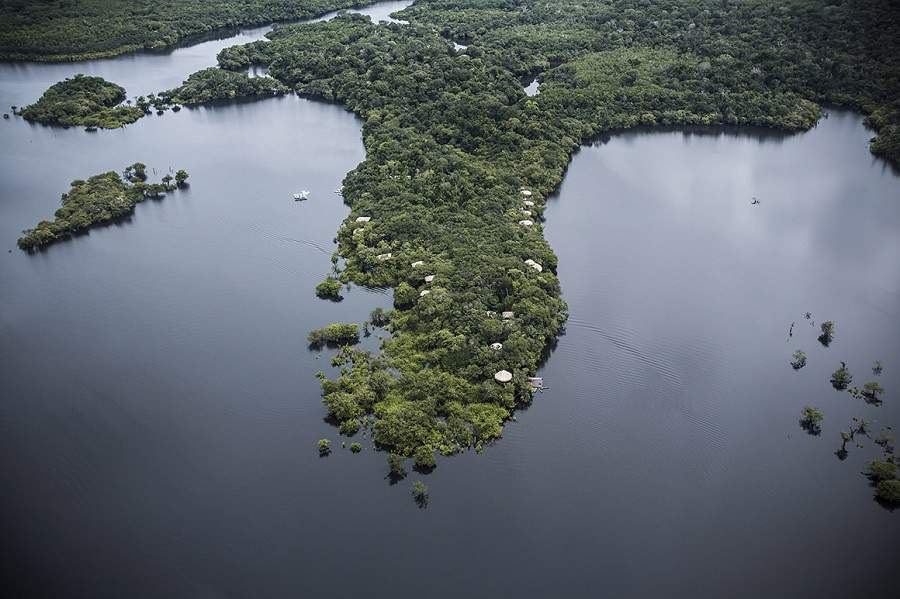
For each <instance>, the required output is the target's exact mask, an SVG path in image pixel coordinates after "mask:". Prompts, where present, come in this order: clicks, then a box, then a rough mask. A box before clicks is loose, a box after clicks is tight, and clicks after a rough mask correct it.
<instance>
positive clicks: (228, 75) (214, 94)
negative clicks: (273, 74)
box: [159, 68, 289, 106]
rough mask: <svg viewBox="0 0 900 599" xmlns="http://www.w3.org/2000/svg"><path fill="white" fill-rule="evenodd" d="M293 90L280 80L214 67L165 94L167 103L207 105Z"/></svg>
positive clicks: (161, 94)
mask: <svg viewBox="0 0 900 599" xmlns="http://www.w3.org/2000/svg"><path fill="white" fill-rule="evenodd" d="M287 91H289V90H288V88H287V87H286V86H285V85H283V84H282V83H280V82H279V81H277V80H275V79H272V78H270V77H249V76H248V75H247V74H246V73H234V72H231V71H223V70H222V69H216V68H210V69H204V70H202V71H198V72H196V73H194V74H192V75H191V76H190V77H188V78H187V80H186V81H185V82H184V83H182V84H181V85H180V86H179V87H177V88H175V89H170V90H168V91H164V92H161V93H160V94H159V96H160V97H161V98H164V99H165V101H164V103H165V104H168V103H170V102H174V103H178V104H184V105H186V106H189V105H192V104H204V103H208V102H213V101H216V100H234V99H237V98H254V97H264V96H272V95H276V94H282V93H285V92H287Z"/></svg>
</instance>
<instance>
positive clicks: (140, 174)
mask: <svg viewBox="0 0 900 599" xmlns="http://www.w3.org/2000/svg"><path fill="white" fill-rule="evenodd" d="M125 178H126V179H128V180H129V181H131V182H135V181H146V180H147V165H146V164H144V163H143V162H135V163H134V164H132V165H130V166H127V167H125Z"/></svg>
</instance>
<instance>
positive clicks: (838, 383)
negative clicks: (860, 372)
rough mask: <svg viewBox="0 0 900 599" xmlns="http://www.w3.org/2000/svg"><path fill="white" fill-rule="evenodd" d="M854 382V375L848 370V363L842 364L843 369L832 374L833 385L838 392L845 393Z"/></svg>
mask: <svg viewBox="0 0 900 599" xmlns="http://www.w3.org/2000/svg"><path fill="white" fill-rule="evenodd" d="M852 381H853V375H851V374H850V369H848V368H847V363H846V362H841V367H840V368H838V369H837V370H835V371H834V372H833V373H831V385H832V386H833V387H834V388H835V389H837V390H838V391H843V390H845V389H846V388H847V386H848V385H850V383H851V382H852Z"/></svg>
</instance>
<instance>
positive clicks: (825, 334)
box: [819, 320, 834, 347]
mask: <svg viewBox="0 0 900 599" xmlns="http://www.w3.org/2000/svg"><path fill="white" fill-rule="evenodd" d="M819 327H820V328H821V329H822V334H821V335H819V343H821V344H822V345H824V346H825V347H828V346H829V345H831V342H832V341H834V322H833V321H831V320H826V321H825V322H823V323H822V324H821V325H819Z"/></svg>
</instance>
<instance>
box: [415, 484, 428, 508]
mask: <svg viewBox="0 0 900 599" xmlns="http://www.w3.org/2000/svg"><path fill="white" fill-rule="evenodd" d="M412 496H413V499H414V500H415V502H416V504H417V505H418V506H419V507H420V508H424V507H426V506H427V505H428V486H427V485H426V484H425V483H423V482H422V481H420V480H417V481H416V482H414V483H413V484H412Z"/></svg>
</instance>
